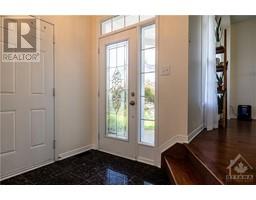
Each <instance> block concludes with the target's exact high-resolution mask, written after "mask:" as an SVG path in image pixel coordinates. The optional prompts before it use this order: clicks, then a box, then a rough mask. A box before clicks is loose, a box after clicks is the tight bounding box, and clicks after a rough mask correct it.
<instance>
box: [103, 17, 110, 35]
mask: <svg viewBox="0 0 256 200" xmlns="http://www.w3.org/2000/svg"><path fill="white" fill-rule="evenodd" d="M111 31H112V30H111V19H109V20H107V21H105V22H102V24H101V32H102V34H105V33H109V32H111Z"/></svg>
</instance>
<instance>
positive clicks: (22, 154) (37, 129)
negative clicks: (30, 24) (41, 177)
mask: <svg viewBox="0 0 256 200" xmlns="http://www.w3.org/2000/svg"><path fill="white" fill-rule="evenodd" d="M40 26H41V34H40V35H41V42H40V51H41V58H40V63H18V62H17V63H4V62H2V61H1V87H0V88H1V91H0V95H1V107H0V108H1V110H0V111H1V112H0V116H1V148H0V150H1V152H0V156H1V157H0V158H1V169H0V170H1V174H0V175H1V178H5V177H7V176H11V175H13V174H16V173H19V172H22V171H24V170H28V169H31V168H33V167H36V166H38V165H41V164H44V163H47V162H50V161H53V160H54V149H53V140H54V118H53V117H54V97H53V95H52V91H53V87H54V65H53V26H52V25H50V24H48V23H46V22H43V21H41V23H40ZM1 38H2V37H1ZM0 45H1V51H2V45H3V41H2V40H1V43H0ZM1 53H2V52H1Z"/></svg>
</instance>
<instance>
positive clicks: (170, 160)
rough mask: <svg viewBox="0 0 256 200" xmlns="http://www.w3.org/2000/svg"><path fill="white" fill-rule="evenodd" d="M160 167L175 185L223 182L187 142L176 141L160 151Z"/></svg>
mask: <svg viewBox="0 0 256 200" xmlns="http://www.w3.org/2000/svg"><path fill="white" fill-rule="evenodd" d="M161 161H162V168H164V169H165V170H166V172H167V173H168V175H169V178H170V181H171V182H172V183H173V184H176V185H219V184H223V182H222V181H221V180H219V179H218V178H217V177H216V176H215V175H214V173H213V172H212V171H211V170H210V169H209V168H208V167H207V166H206V165H205V164H204V163H203V162H202V161H201V160H200V159H199V157H198V156H197V155H196V154H195V153H194V152H193V151H192V150H191V149H190V147H189V146H188V145H187V144H180V143H177V144H175V145H174V146H172V147H171V148H170V149H168V150H166V151H165V152H163V153H162V158H161Z"/></svg>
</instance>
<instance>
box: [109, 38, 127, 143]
mask: <svg viewBox="0 0 256 200" xmlns="http://www.w3.org/2000/svg"><path fill="white" fill-rule="evenodd" d="M127 49H128V42H127V41H124V42H119V43H116V44H112V45H108V46H107V47H106V56H107V58H108V61H107V63H108V64H107V66H106V68H107V69H106V70H107V74H106V128H107V130H106V132H107V135H108V136H111V137H117V138H122V139H128V96H127V95H128V65H127V64H128V63H127V64H126V65H125V63H126V62H127V61H126V58H127V56H128V55H127V53H128V51H127ZM118 62H119V63H122V65H121V66H118Z"/></svg>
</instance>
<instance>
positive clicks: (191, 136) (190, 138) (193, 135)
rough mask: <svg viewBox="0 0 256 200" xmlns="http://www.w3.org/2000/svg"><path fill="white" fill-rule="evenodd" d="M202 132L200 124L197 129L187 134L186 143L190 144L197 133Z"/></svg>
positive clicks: (202, 127)
mask: <svg viewBox="0 0 256 200" xmlns="http://www.w3.org/2000/svg"><path fill="white" fill-rule="evenodd" d="M202 130H204V125H203V124H201V125H200V126H199V127H197V128H196V129H194V130H193V131H191V132H190V133H189V134H188V143H190V142H191V141H192V140H193V139H194V138H195V137H196V136H197V135H198V134H199V133H201V132H202Z"/></svg>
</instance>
